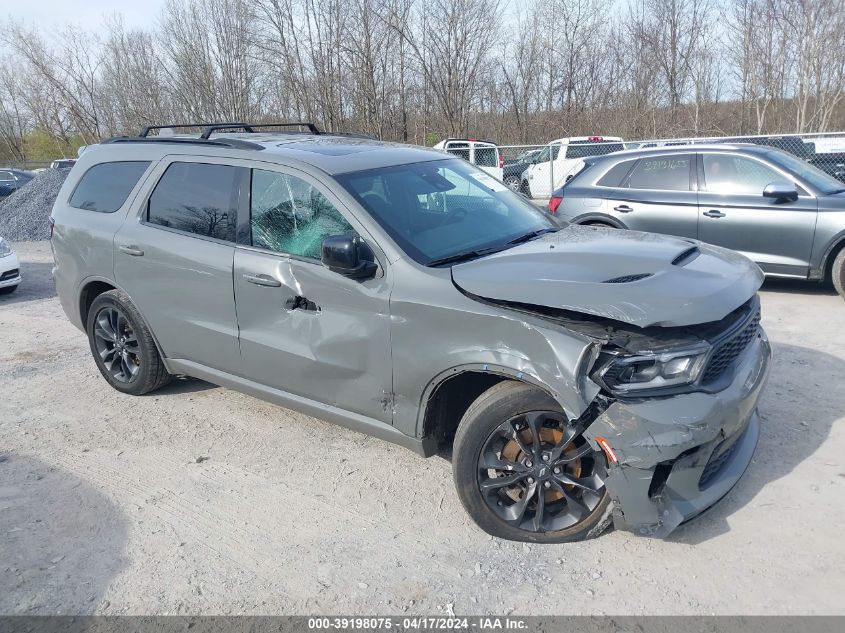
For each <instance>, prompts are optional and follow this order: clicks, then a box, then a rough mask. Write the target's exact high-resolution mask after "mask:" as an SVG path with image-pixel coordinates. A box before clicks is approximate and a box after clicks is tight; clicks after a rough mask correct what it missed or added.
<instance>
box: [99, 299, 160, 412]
mask: <svg viewBox="0 0 845 633" xmlns="http://www.w3.org/2000/svg"><path fill="white" fill-rule="evenodd" d="M114 315H117V317H116V318H114V319H112V317H113V316H114ZM85 331H86V332H87V334H88V343H89V346H90V348H91V354H92V355H93V356H94V362H96V363H97V369H99V370H100V373H101V374H102V375H103V378H105V379H106V381H107V382H108V383H109V384H110V385H111V386H112V387H114V388H115V389H117V390H118V391H120V392H122V393H126V394H130V395H133V396H140V395H142V394H145V393H149V392H150V391H155V390H156V389H158V388H160V387H163V386H164V385H166V384H167V383H168V382H170V380H171V379H172V378H173V377H172V376H171V375H170V374H169V373H168V372H167V369H165V367H164V363H163V362H162V360H161V356H160V355H159V353H158V349H157V348H156V344H155V341H154V340H153V335H152V333H151V332H150V329H149V328H148V327H147V324H146V323H144V319H143V318H142V317H141V314H140V313H139V312H138V309H137V308H136V307H135V305H134V304H133V303H132V301H131V300H130V299H129V297H127V296H126V295H125V294H124V293H122V292H121V291H119V290H110V291H108V292H104V293H103V294H101V295H99V296H97V298H96V299H94V301H93V303H92V304H91V308H90V309H89V310H88V322H87V323H86V328H85ZM110 333H114V334H115V336H112V337H109V336H108V334H110Z"/></svg>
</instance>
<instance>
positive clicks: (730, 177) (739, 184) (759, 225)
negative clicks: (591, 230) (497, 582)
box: [549, 144, 845, 297]
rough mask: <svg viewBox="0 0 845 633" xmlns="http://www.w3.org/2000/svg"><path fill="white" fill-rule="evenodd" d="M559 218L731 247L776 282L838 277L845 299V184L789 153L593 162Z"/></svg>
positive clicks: (698, 148) (650, 155)
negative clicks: (777, 280) (778, 280)
mask: <svg viewBox="0 0 845 633" xmlns="http://www.w3.org/2000/svg"><path fill="white" fill-rule="evenodd" d="M549 210H550V211H552V213H555V214H556V215H557V216H558V217H560V218H561V219H563V220H566V221H568V222H573V223H576V224H587V225H598V226H608V227H615V228H624V229H632V230H637V231H651V232H655V233H666V234H669V235H677V236H679V237H684V238H691V239H699V240H702V241H704V242H707V243H709V244H715V245H717V246H724V247H726V248H730V249H733V250H735V251H737V252H740V253H742V254H743V255H745V256H747V257H748V258H750V259H751V260H753V261H755V262H756V263H757V264H759V265H760V267H761V268H762V269H763V272H764V273H765V274H766V275H771V276H777V277H793V278H800V279H815V280H823V279H831V280H832V281H833V284H834V286H835V287H836V290H837V291H838V292H839V294H840V295H842V296H843V297H845V185H843V184H842V182H840V181H838V180H836V179H835V178H833V177H832V176H829V175H828V174H826V173H824V172H822V171H821V170H819V169H817V168H816V167H814V166H812V165H810V164H809V163H807V162H806V161H803V160H801V159H800V158H797V157H796V156H794V155H793V154H790V153H787V152H784V151H782V150H779V149H775V148H772V147H764V146H763V147H761V146H756V145H750V144H733V145H730V144H720V145H695V146H682V147H660V148H655V149H645V150H632V151H625V152H617V153H616V154H612V155H609V156H596V157H593V158H588V159H586V160H585V167H584V168H583V169H582V170H581V171H580V172H579V173H578V174H577V175H576V176H574V177H573V178H572V179H571V180H570V181H569V182H567V183H566V184H565V185H564V186H563V187H561V188H560V189H558V190H557V191H556V192H555V193H554V195H553V196H552V198H551V200H550V201H549Z"/></svg>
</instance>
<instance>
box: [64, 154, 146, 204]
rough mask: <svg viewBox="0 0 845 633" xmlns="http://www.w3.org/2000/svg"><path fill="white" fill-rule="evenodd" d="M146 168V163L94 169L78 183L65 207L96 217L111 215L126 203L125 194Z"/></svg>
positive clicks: (119, 164) (121, 164)
mask: <svg viewBox="0 0 845 633" xmlns="http://www.w3.org/2000/svg"><path fill="white" fill-rule="evenodd" d="M149 166H150V162H149V161H123V162H115V163H100V164H99V165H94V166H93V167H91V168H90V169H88V171H86V172H85V174H84V175H83V176H82V178H80V179H79V183H78V184H77V185H76V188H75V189H74V190H73V193H72V194H71V195H70V200H68V205H70V206H71V207H74V208H76V209H85V210H86V211H96V212H97V213H114V212H115V211H117V210H118V209H119V208H120V207H122V206H123V203H124V202H126V198H127V197H129V193H130V192H131V191H132V189H134V188H135V185H136V184H138V180H139V179H140V178H141V176H142V175H143V173H144V172H145V171H147V167H149Z"/></svg>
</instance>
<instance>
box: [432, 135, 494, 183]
mask: <svg viewBox="0 0 845 633" xmlns="http://www.w3.org/2000/svg"><path fill="white" fill-rule="evenodd" d="M434 149H439V150H442V151H444V152H448V153H449V154H452V155H454V156H458V157H460V158H463V159H464V160H466V161H469V162H470V163H472V164H473V165H475V166H476V167H478V168H479V169H482V170H483V171H486V172H487V173H488V174H490V175H491V176H493V177H494V178H496V179H497V180H502V177H503V176H504V168H505V159H504V157H503V156H502V153H501V152H500V151H499V147H498V146H497V145H496V144H495V143H491V142H490V141H479V140H477V139H474V138H447V139H444V140H442V141H440V142H439V143H438V144H437V145H435V146H434Z"/></svg>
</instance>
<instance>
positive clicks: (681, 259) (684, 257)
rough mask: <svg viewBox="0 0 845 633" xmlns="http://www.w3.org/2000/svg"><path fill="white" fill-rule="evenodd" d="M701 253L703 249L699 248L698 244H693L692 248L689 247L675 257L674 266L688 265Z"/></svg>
mask: <svg viewBox="0 0 845 633" xmlns="http://www.w3.org/2000/svg"><path fill="white" fill-rule="evenodd" d="M699 255H701V251H700V250H698V246H693V247H692V248H688V249H687V250H685V251H684V252H683V253H681V254H680V255H678V256H677V257H676V258H675V259H673V260H672V265H673V266H686V265H687V264H689V263H690V262H691V261H692V260H694V259H695V258H696V257H698V256H699Z"/></svg>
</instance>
